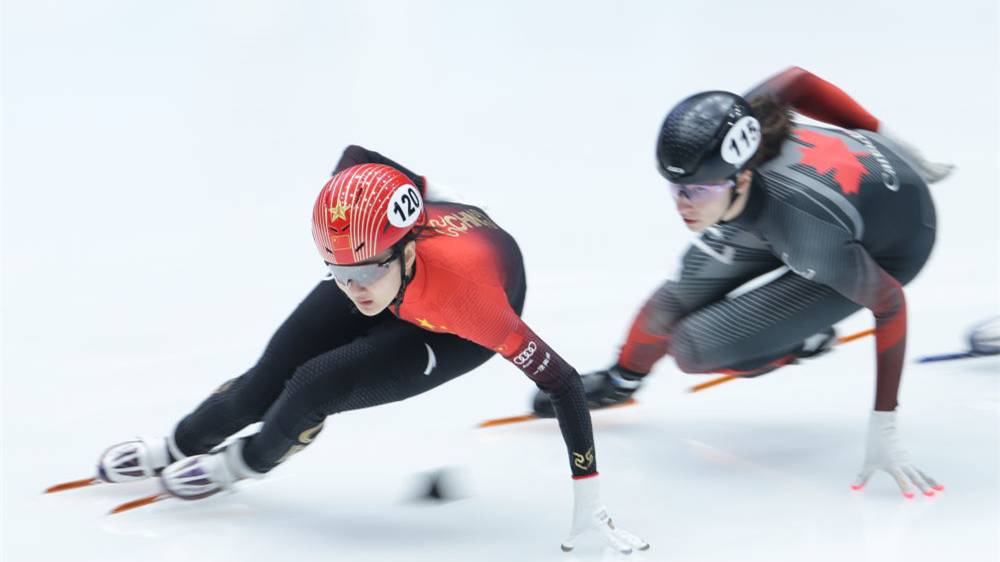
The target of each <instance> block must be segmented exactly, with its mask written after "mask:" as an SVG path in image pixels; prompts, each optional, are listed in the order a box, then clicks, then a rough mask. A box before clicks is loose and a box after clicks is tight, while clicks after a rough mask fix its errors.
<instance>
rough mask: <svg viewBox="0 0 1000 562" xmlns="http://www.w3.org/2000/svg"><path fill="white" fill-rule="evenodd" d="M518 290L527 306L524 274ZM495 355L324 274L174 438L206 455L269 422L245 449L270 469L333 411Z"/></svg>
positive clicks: (388, 397) (189, 451) (432, 381)
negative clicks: (373, 305) (355, 298)
mask: <svg viewBox="0 0 1000 562" xmlns="http://www.w3.org/2000/svg"><path fill="white" fill-rule="evenodd" d="M513 292H514V293H515V294H514V295H513V296H512V297H510V298H509V300H510V304H511V306H512V307H513V308H514V310H515V311H516V312H517V313H518V314H520V313H521V311H522V309H523V306H524V297H525V291H524V283H523V280H522V281H521V282H520V283H518V284H517V289H515V290H514V291H513ZM493 353H494V352H493V351H492V350H489V349H486V348H483V347H480V346H479V345H477V344H475V343H473V342H471V341H468V340H464V339H462V338H459V337H458V336H454V335H451V334H443V333H436V332H430V331H426V330H423V329H421V328H419V327H417V326H415V325H413V324H410V323H408V322H404V321H402V320H400V319H399V318H397V317H396V316H394V315H393V314H391V313H390V312H389V311H388V310H387V311H383V312H382V313H381V314H379V315H377V316H374V317H368V316H364V315H363V314H361V313H360V312H358V311H357V310H356V309H355V308H354V305H353V304H352V303H351V301H350V299H348V298H347V296H346V295H344V293H343V292H342V291H341V290H340V289H338V288H337V286H336V284H335V283H333V282H322V283H320V284H319V285H318V286H317V287H316V288H315V289H313V291H312V292H311V293H310V294H309V296H307V297H306V298H305V300H304V301H302V303H301V304H299V306H298V307H297V308H296V309H295V311H294V312H293V313H292V315H291V316H289V318H288V319H287V320H285V322H284V324H282V325H281V327H280V328H278V331H277V332H276V333H275V334H274V336H273V337H272V338H271V341H270V342H269V343H268V346H267V349H266V350H265V351H264V355H263V356H262V357H261V358H260V360H259V361H258V362H257V364H256V365H254V366H253V367H252V368H251V369H250V370H249V371H247V372H246V373H244V374H243V375H241V376H239V377H237V378H235V379H233V380H231V381H228V382H226V383H224V384H223V385H222V386H221V387H219V389H218V390H216V391H215V393H213V394H212V395H211V396H209V397H208V398H207V399H206V400H205V401H204V402H202V403H201V405H199V406H198V408H197V409H196V410H195V411H194V412H192V413H191V414H189V415H188V416H187V417H185V418H184V419H183V420H181V422H180V423H179V424H178V425H177V428H176V431H175V433H174V439H175V440H176V443H177V446H178V448H179V449H180V450H181V452H183V453H184V454H186V455H195V454H201V453H207V452H209V451H210V450H211V449H212V448H214V447H215V446H217V445H218V444H220V443H222V442H223V441H224V440H225V439H226V438H227V437H229V436H231V435H233V434H234V433H236V432H238V431H240V430H241V429H243V428H244V427H246V426H247V425H249V424H251V423H255V422H258V421H261V420H263V422H264V424H263V427H262V428H261V430H260V432H259V433H257V434H256V435H254V436H252V437H250V438H249V440H248V442H247V443H246V444H245V445H244V448H243V456H244V459H245V460H246V462H247V464H248V465H249V466H250V467H251V468H253V469H254V470H257V471H259V472H267V471H269V470H271V469H272V468H274V467H275V466H277V465H278V464H279V463H281V462H283V461H284V460H285V459H286V458H287V457H288V456H290V455H291V454H293V453H295V452H297V451H299V450H301V449H302V448H303V447H305V446H306V445H308V444H309V443H310V442H311V441H312V440H313V438H314V437H315V436H316V434H317V433H319V431H320V430H321V429H322V425H323V422H324V420H325V419H326V417H327V416H329V415H331V414H336V413H338V412H346V411H348V410H357V409H360V408H367V407H370V406H377V405H379V404H387V403H389V402H395V401H397V400H403V399H405V398H409V397H411V396H415V395H417V394H420V393H422V392H426V391H428V390H430V389H432V388H434V387H436V386H438V385H440V384H443V383H445V382H448V381H450V380H452V379H454V378H455V377H458V376H459V375H462V374H464V373H468V372H469V371H471V370H472V369H474V368H476V367H478V366H479V365H482V364H483V363H485V362H486V360H487V359H489V358H490V357H492V356H493Z"/></svg>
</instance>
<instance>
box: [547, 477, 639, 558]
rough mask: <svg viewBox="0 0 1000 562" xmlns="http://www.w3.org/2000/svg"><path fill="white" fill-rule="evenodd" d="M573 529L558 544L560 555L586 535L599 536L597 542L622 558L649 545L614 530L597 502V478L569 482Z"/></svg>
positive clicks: (622, 531) (629, 534) (628, 534)
mask: <svg viewBox="0 0 1000 562" xmlns="http://www.w3.org/2000/svg"><path fill="white" fill-rule="evenodd" d="M573 493H574V497H573V527H572V528H571V529H570V531H569V536H568V537H566V540H564V541H563V542H562V545H561V546H562V549H563V551H564V552H569V551H571V550H573V548H574V547H575V546H576V543H577V540H578V539H579V538H580V537H581V536H583V535H584V534H586V533H591V532H596V533H599V536H600V537H601V540H602V541H603V542H604V543H605V544H607V545H608V546H610V547H611V548H614V549H615V550H617V551H618V552H621V553H622V554H630V553H631V552H632V550H633V549H635V550H646V549H648V548H649V543H647V542H646V541H644V540H642V539H640V538H639V537H637V536H635V535H633V534H632V533H630V532H628V531H626V530H625V529H621V528H619V527H617V526H616V525H615V524H614V522H612V520H611V517H610V516H608V512H607V510H605V509H604V506H602V505H601V501H600V499H599V496H600V494H599V486H598V477H597V476H591V477H590V478H583V479H580V480H574V481H573Z"/></svg>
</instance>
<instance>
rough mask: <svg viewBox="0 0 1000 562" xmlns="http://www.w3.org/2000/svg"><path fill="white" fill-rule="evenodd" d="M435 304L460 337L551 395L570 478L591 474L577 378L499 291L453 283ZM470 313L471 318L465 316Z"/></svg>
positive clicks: (590, 442)
mask: <svg viewBox="0 0 1000 562" xmlns="http://www.w3.org/2000/svg"><path fill="white" fill-rule="evenodd" d="M454 287H455V288H454V290H452V291H449V294H448V295H447V296H446V297H445V300H443V301H441V302H440V307H441V309H443V310H448V311H449V313H448V314H447V316H448V317H450V318H452V320H451V326H450V328H451V329H453V330H454V333H456V334H458V335H460V336H461V337H463V338H465V339H468V340H471V341H474V342H476V343H478V344H479V345H481V346H483V347H485V348H488V349H492V350H494V351H496V352H497V353H499V354H500V355H501V356H502V357H503V358H504V359H506V360H508V361H510V362H511V363H513V364H514V366H515V367H517V368H518V369H520V370H521V372H522V373H524V374H525V375H527V376H528V378H530V379H531V380H532V381H534V382H535V384H536V385H537V386H538V387H539V388H541V389H542V390H544V391H545V392H547V393H549V394H550V395H551V396H552V400H553V403H554V404H555V409H556V417H557V418H558V420H559V429H560V431H561V432H562V435H563V440H564V441H565V442H566V448H567V450H568V453H569V461H570V469H571V471H572V473H573V477H574V478H580V477H586V476H592V475H594V474H596V473H597V461H596V460H595V457H594V432H593V428H592V426H591V422H590V410H588V409H587V398H586V395H585V394H584V391H583V383H582V382H581V381H580V375H579V374H578V373H577V372H576V369H574V368H573V367H572V366H570V365H569V364H568V363H566V361H565V360H564V359H563V358H562V357H560V356H559V354H558V353H556V352H555V351H554V350H553V349H552V348H551V347H549V345H548V344H547V343H545V341H544V340H542V338H540V337H538V335H537V334H535V333H534V332H533V331H532V330H531V328H529V327H528V325H527V324H525V323H524V321H523V320H521V318H520V317H519V316H518V314H517V313H516V312H515V311H514V309H513V308H511V306H510V304H509V303H508V301H507V296H506V294H505V293H504V291H503V289H502V288H500V287H498V286H492V285H489V286H488V285H479V284H462V283H455V284H454ZM470 311H471V313H470Z"/></svg>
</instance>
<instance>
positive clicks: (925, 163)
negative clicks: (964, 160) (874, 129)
mask: <svg viewBox="0 0 1000 562" xmlns="http://www.w3.org/2000/svg"><path fill="white" fill-rule="evenodd" d="M878 134H880V135H882V136H883V137H885V138H887V139H889V140H890V141H892V142H894V143H896V144H897V145H899V147H900V148H902V149H903V150H905V151H906V153H907V155H909V156H910V158H911V159H912V160H913V163H914V164H916V165H917V173H918V174H920V177H922V178H923V179H924V181H926V182H927V183H937V182H939V181H941V180H943V179H944V178H946V177H948V175H949V174H951V172H952V171H954V170H955V165H954V164H945V163H943V162H931V161H930V160H927V159H926V158H924V155H923V154H921V152H920V151H919V150H917V149H916V148H915V147H914V146H913V145H911V144H910V143H908V142H906V141H904V140H903V139H901V138H899V137H897V136H896V134H895V131H892V130H890V129H887V128H886V126H885V124H883V123H879V126H878Z"/></svg>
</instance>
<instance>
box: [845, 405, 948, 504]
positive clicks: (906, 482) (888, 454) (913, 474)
mask: <svg viewBox="0 0 1000 562" xmlns="http://www.w3.org/2000/svg"><path fill="white" fill-rule="evenodd" d="M876 470H882V471H885V472H886V473H888V474H889V476H892V478H893V479H894V480H895V481H896V483H897V484H899V489H900V490H901V491H902V492H903V495H904V496H906V497H907V498H912V497H913V496H914V495H915V493H914V486H916V487H917V488H919V489H920V491H921V492H923V494H924V495H925V496H933V495H934V492H935V491H941V490H944V486H942V485H941V484H938V483H937V482H936V481H935V480H934V479H933V478H931V477H930V476H928V475H927V474H926V473H924V472H923V471H922V470H920V469H919V468H917V467H916V466H914V465H913V463H912V461H911V460H910V454H909V453H908V452H907V451H906V450H905V449H904V448H903V446H902V444H901V443H900V439H899V433H898V431H897V430H896V412H895V411H892V412H878V411H874V412H872V415H871V418H870V419H869V420H868V440H867V444H866V449H865V464H864V467H863V468H862V469H861V472H860V473H859V474H858V477H857V479H856V480H855V481H854V483H853V484H851V488H853V489H855V490H860V489H862V488H864V487H865V484H866V483H867V482H868V479H869V478H871V476H872V474H873V473H874V472H875V471H876Z"/></svg>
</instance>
